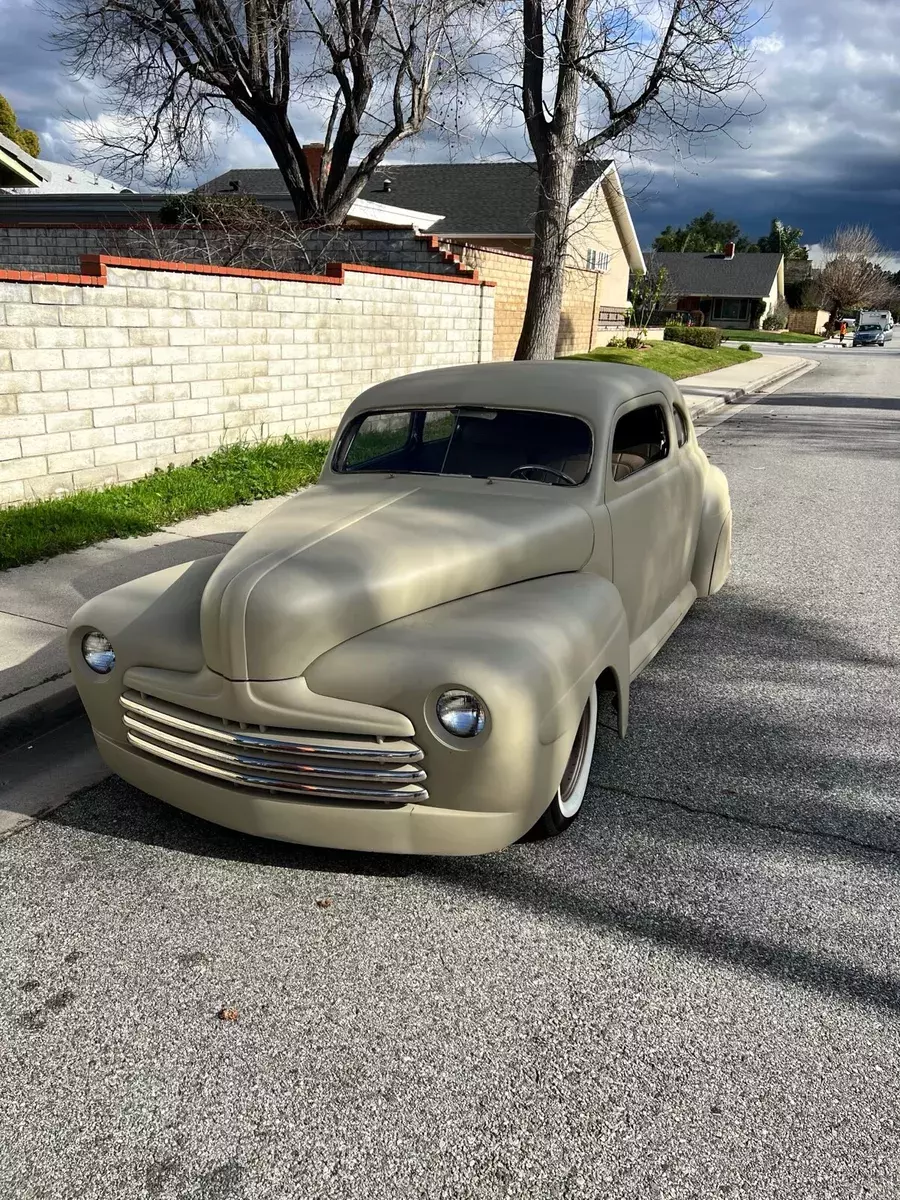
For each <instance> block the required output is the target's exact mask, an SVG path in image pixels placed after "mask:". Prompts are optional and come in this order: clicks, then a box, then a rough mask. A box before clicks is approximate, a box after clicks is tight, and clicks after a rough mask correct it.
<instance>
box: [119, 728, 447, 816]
mask: <svg viewBox="0 0 900 1200" xmlns="http://www.w3.org/2000/svg"><path fill="white" fill-rule="evenodd" d="M127 737H128V741H129V742H130V743H131V745H132V746H136V747H137V748H138V749H139V750H143V751H144V753H146V754H151V755H153V756H155V757H156V758H161V759H164V760H165V761H166V762H171V763H174V764H175V765H176V766H179V767H184V768H185V769H186V770H189V771H196V772H199V773H200V774H203V775H212V776H213V778H215V779H221V780H223V781H225V782H226V783H231V784H234V785H235V786H236V787H246V788H253V789H254V790H256V791H267V792H287V793H289V794H291V795H295V796H310V797H312V798H313V799H317V800H368V801H373V800H374V801H375V802H378V801H381V802H382V803H384V802H387V803H395V804H396V803H400V804H409V803H415V802H418V801H421V800H427V799H428V793H427V792H426V790H425V789H424V788H423V787H418V786H417V785H416V784H408V785H406V786H405V787H399V788H365V787H361V786H360V787H356V788H352V787H351V788H346V787H330V786H327V785H318V784H313V783H299V782H298V783H294V782H293V780H287V779H285V780H280V779H270V778H266V777H265V776H259V775H247V774H244V773H243V772H242V771H227V770H225V769H224V768H223V767H216V766H214V765H213V764H212V763H205V762H195V761H194V760H193V759H190V758H186V757H185V756H184V755H182V754H176V753H175V751H173V750H167V749H165V747H163V746H157V745H154V744H153V743H152V742H148V741H145V740H144V739H143V738H140V737H138V736H137V735H136V734H134V733H131V732H129V733H128V734H127Z"/></svg>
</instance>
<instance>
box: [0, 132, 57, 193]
mask: <svg viewBox="0 0 900 1200" xmlns="http://www.w3.org/2000/svg"><path fill="white" fill-rule="evenodd" d="M46 178H47V171H46V169H45V168H44V166H43V164H42V163H39V162H38V161H37V159H36V158H32V157H31V155H30V154H28V153H26V151H24V150H23V149H22V147H21V146H20V145H19V144H18V143H17V142H14V141H13V140H12V138H8V137H6V136H5V134H2V133H0V188H4V189H6V188H11V187H17V188H28V189H31V188H36V187H39V186H40V185H41V184H42V183H43V182H44V181H45V180H46Z"/></svg>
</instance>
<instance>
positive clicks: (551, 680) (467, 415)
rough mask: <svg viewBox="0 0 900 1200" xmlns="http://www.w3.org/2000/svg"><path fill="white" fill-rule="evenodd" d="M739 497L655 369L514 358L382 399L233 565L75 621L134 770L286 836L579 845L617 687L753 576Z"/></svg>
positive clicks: (191, 572)
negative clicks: (700, 602)
mask: <svg viewBox="0 0 900 1200" xmlns="http://www.w3.org/2000/svg"><path fill="white" fill-rule="evenodd" d="M730 555H731V505H730V501H729V495H728V484H727V481H726V479H725V476H724V475H723V474H722V472H721V471H720V470H718V468H716V467H714V466H712V465H710V463H709V462H708V460H707V458H706V455H705V454H704V453H703V451H702V450H701V449H700V446H699V445H698V443H697V439H696V435H695V432H694V430H693V427H692V424H691V420H690V417H689V415H688V412H687V409H686V407H685V404H684V401H683V399H682V397H681V394H680V392H679V390H678V388H677V387H676V386H675V384H673V383H672V382H671V380H669V379H668V378H666V377H664V376H662V375H658V374H656V373H655V372H652V371H646V370H643V369H641V368H634V367H625V366H616V365H612V364H597V363H590V362H576V361H569V362H556V363H496V364H488V365H483V366H472V367H450V368H445V369H442V370H436V371H425V372H421V373H418V374H413V375H407V376H405V377H403V378H400V379H395V380H393V381H392V382H390V383H383V384H379V385H378V386H376V387H373V388H370V389H369V390H368V391H366V392H365V393H363V395H361V396H359V397H358V398H357V399H356V400H355V401H354V403H353V404H351V406H350V407H349V409H348V410H347V412H346V414H345V416H344V418H343V420H342V422H341V425H340V428H339V430H338V432H337V435H336V437H335V439H334V443H333V445H332V448H331V450H330V451H329V455H328V459H327V462H326V464H325V466H324V468H323V470H322V475H321V478H320V480H319V482H318V484H317V485H316V486H314V487H312V488H310V489H309V490H308V491H306V492H304V493H302V494H301V495H298V496H295V497H293V498H291V499H289V500H286V501H285V503H284V504H283V505H281V507H280V508H278V509H277V510H276V511H275V512H274V513H272V514H271V515H270V516H268V517H266V518H264V519H263V520H262V521H260V523H259V524H258V525H256V526H255V527H254V528H253V529H251V530H250V532H249V533H247V534H245V535H244V536H243V537H242V538H241V540H240V541H239V542H238V543H237V544H236V545H235V546H234V548H233V549H231V550H229V552H228V553H227V554H225V555H223V556H218V557H211V558H201V559H199V560H197V561H195V562H191V563H187V564H184V565H181V566H176V567H171V568H169V569H167V570H164V571H159V572H157V573H156V574H153V575H148V576H146V577H144V578H143V579H138V580H136V581H134V582H132V583H127V584H125V585H123V586H121V587H117V588H114V589H112V590H111V591H109V592H106V593H104V594H103V595H100V596H97V597H95V598H94V599H92V600H90V601H89V602H88V603H87V604H85V605H84V606H83V607H82V608H81V609H80V610H79V611H78V612H77V613H76V615H75V617H74V618H73V620H72V622H71V625H70V628H69V654H70V659H71V663H72V669H73V672H74V675H75V679H76V682H77V684H78V688H79V691H80V693H81V698H82V700H83V701H84V705H85V708H86V709H87V712H88V714H89V716H90V719H91V723H92V725H93V728H94V732H95V735H96V738H97V743H98V746H99V748H100V752H101V754H102V755H103V757H104V759H105V760H106V762H107V764H108V765H109V766H110V767H111V768H112V769H113V770H114V771H116V772H118V774H119V775H121V776H122V777H123V778H125V779H127V780H129V781H130V782H131V783H133V784H135V785H136V786H137V787H139V788H142V789H143V790H144V791H146V792H149V793H151V794H152V795H154V796H158V797H159V798H160V799H162V800H165V801H167V802H168V803H170V804H173V805H176V806H178V807H179V808H182V809H185V810H187V811H188V812H191V813H196V814H198V815H199V816H201V817H205V818H206V819H207V820H210V821H216V822H219V823H220V824H222V825H227V826H231V827H232V828H234V829H239V830H244V831H246V832H248V833H253V834H259V835H262V836H265V837H271V838H280V839H284V840H287V841H295V842H304V843H307V844H311V845H320V846H333V847H340V848H346V849H359V850H372V851H393V852H402V853H421V854H473V853H480V852H485V851H490V850H496V849H499V848H500V847H503V846H506V845H508V844H509V843H511V842H513V841H515V840H516V839H517V838H519V837H521V836H522V835H523V834H525V833H526V832H528V831H529V830H531V829H532V827H534V826H536V825H537V826H538V827H539V828H540V829H541V830H542V831H543V832H545V833H548V834H553V833H559V832H561V831H562V830H563V829H564V828H565V827H566V826H567V825H568V824H570V823H571V821H572V820H573V819H574V818H575V816H576V815H577V814H578V811H579V809H580V808H581V806H582V802H583V800H584V796H585V792H586V789H587V783H588V773H589V770H590V767H591V758H592V753H593V748H594V736H595V730H596V723H597V704H598V699H597V697H598V691H606V690H611V691H613V692H614V693H615V697H616V702H617V712H618V723H619V732H620V734H621V735H623V736H624V734H625V731H626V726H627V721H628V688H629V682H630V681H631V680H632V679H633V678H634V676H635V675H636V674H637V673H638V672H639V671H640V670H641V668H642V667H643V666H644V665H645V664H646V663H647V662H648V661H649V660H650V659H651V658H652V657H653V655H654V654H655V653H656V652H657V650H659V648H660V646H661V645H662V644H663V643H664V642H665V640H666V639H667V638H668V636H669V635H670V634H671V633H672V631H673V630H674V629H675V628H676V626H677V625H678V624H679V622H680V621H681V619H682V618H683V617H684V615H685V613H686V612H687V610H688V608H689V607H690V605H691V604H692V603H693V601H694V599H695V598H696V597H697V596H709V595H711V594H712V593H714V592H716V591H717V590H718V589H719V588H720V587H721V586H722V584H723V583H724V582H725V580H726V578H727V576H728V571H729V567H730Z"/></svg>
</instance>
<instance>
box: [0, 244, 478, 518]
mask: <svg viewBox="0 0 900 1200" xmlns="http://www.w3.org/2000/svg"><path fill="white" fill-rule="evenodd" d="M56 232H57V233H59V232H61V231H56ZM74 232H75V233H78V232H80V231H74ZM101 232H102V231H101ZM355 232H356V234H360V233H362V232H365V233H366V234H373V235H374V234H378V235H379V236H378V237H374V236H372V237H366V238H360V237H357V238H356V249H355V250H354V253H353V255H350V252H349V249H348V247H349V245H350V241H351V240H352V239H349V240H348V239H345V240H344V242H343V243H342V244H343V246H344V249H345V250H346V251H347V253H346V254H343V255H342V254H341V253H335V254H333V255H331V257H333V258H335V259H338V260H339V259H341V258H342V257H343V258H345V259H346V260H348V261H361V262H371V263H384V262H385V261H386V259H387V258H390V259H391V261H390V264H389V265H391V266H392V267H395V268H396V269H399V270H408V269H409V264H410V262H412V259H411V257H410V256H411V255H412V254H413V253H415V254H419V255H423V256H424V259H423V261H422V262H418V261H417V262H416V263H415V266H414V269H417V270H418V269H422V270H424V269H426V267H427V263H428V262H429V261H431V260H437V259H441V262H442V264H443V265H442V269H441V270H440V271H435V272H434V273H433V274H432V277H431V278H428V279H417V278H411V277H409V276H408V275H395V276H388V275H382V274H378V273H376V272H372V273H369V272H352V271H348V272H347V273H346V275H345V278H344V281H343V283H342V284H340V285H335V284H333V283H330V282H328V283H326V282H301V281H296V280H282V279H266V278H261V279H256V278H250V277H244V276H233V275H228V274H223V275H221V276H217V275H208V274H204V273H193V272H190V271H148V270H135V269H132V268H127V267H118V266H117V267H110V268H109V270H108V286H107V287H105V288H103V287H97V288H87V287H80V286H77V285H68V284H52V285H45V286H43V285H42V293H41V299H40V301H38V300H36V299H35V297H34V290H35V289H36V288H37V287H38V285H36V284H35V285H32V284H29V283H27V282H21V283H19V282H10V283H4V284H3V285H2V290H0V413H2V414H3V416H2V421H0V427H2V433H0V438H2V440H0V504H2V505H9V504H18V503H22V502H23V501H26V500H28V499H33V498H35V497H36V496H52V495H58V494H62V493H64V492H66V491H70V490H72V489H73V488H86V487H99V486H103V485H105V484H107V483H109V482H111V481H115V480H118V481H125V480H129V479H136V478H139V477H140V476H141V475H144V474H148V473H149V472H151V471H153V470H154V469H155V468H156V467H161V468H165V467H166V466H167V465H168V464H169V463H179V462H189V461H190V460H191V458H194V457H197V456H198V455H201V454H207V453H210V452H211V451H213V450H215V449H216V448H217V447H219V446H220V445H224V444H227V443H229V442H233V441H238V440H241V439H243V438H245V437H250V436H252V437H280V436H282V435H284V434H292V435H294V436H297V437H309V436H313V437H318V436H322V435H323V433H325V434H330V433H331V431H333V430H334V429H335V427H336V426H337V425H338V423H339V421H340V418H341V415H342V413H343V411H344V409H345V408H346V406H347V404H348V403H349V402H350V401H351V400H352V399H353V398H354V397H355V396H356V395H358V393H359V392H360V391H362V390H363V389H364V388H365V387H367V386H369V385H370V384H371V383H373V382H378V381H380V380H383V379H389V378H392V377H394V376H397V375H401V374H404V373H405V372H407V371H412V370H421V369H423V368H425V367H427V366H429V365H449V364H453V363H469V362H478V361H486V360H488V359H490V357H491V354H492V343H493V341H495V334H494V330H495V328H496V323H495V320H494V301H495V290H496V289H493V288H488V287H482V286H478V285H472V284H469V283H460V282H457V281H456V280H455V279H454V278H453V275H454V274H455V272H456V268H455V267H453V269H452V271H451V270H449V269H444V268H445V267H446V263H444V261H443V259H442V257H441V256H440V255H435V254H434V253H433V252H432V251H430V250H428V249H427V247H426V246H425V244H424V243H420V242H416V241H415V239H413V238H412V235H409V234H404V235H403V236H399V235H396V234H394V233H390V232H388V231H380V230H372V231H355ZM37 241H38V242H39V241H40V239H39V238H38V239H37ZM75 242H77V238H76V239H73V244H75ZM310 244H311V245H312V243H310ZM326 244H327V245H328V246H329V248H330V247H331V243H330V242H329V241H328V240H327V239H325V238H324V236H323V237H322V238H321V239H320V242H319V243H318V250H320V251H322V252H324V250H325V247H326ZM313 248H314V249H315V248H316V247H313ZM360 248H362V249H360ZM8 249H9V247H8V246H7V250H8ZM2 252H3V239H2V235H0V265H3V258H2ZM404 255H405V256H406V257H405V258H404ZM366 256H369V257H368V258H367V257H366ZM379 256H380V257H379ZM56 269H59V267H58V263H57V268H56ZM70 293H71V294H77V295H78V296H79V299H77V300H73V299H72V298H71V295H70Z"/></svg>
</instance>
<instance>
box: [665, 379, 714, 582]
mask: <svg viewBox="0 0 900 1200" xmlns="http://www.w3.org/2000/svg"><path fill="white" fill-rule="evenodd" d="M667 409H668V411H669V412H670V413H671V415H672V429H673V432H674V435H675V441H674V444H673V446H672V453H673V455H674V456H675V459H676V463H677V467H678V472H679V476H680V481H679V487H680V490H681V496H680V505H681V515H682V518H683V521H684V530H685V536H684V538H683V539H682V540H681V541H680V542H679V544H680V545H681V548H682V554H681V558H680V560H679V562H678V573H679V578H680V580H681V586H682V587H683V586H684V585H685V584H686V583H687V582H688V581H689V580H690V578H691V575H692V574H693V571H694V555H695V553H696V550H697V538H698V536H699V533H700V514H701V511H702V508H703V477H704V472H705V460H704V456H703V452H702V451H701V449H700V446H699V443H698V442H697V434H696V432H695V431H694V426H693V424H692V422H691V419H690V417H689V416H688V411H687V406H686V405H684V404H683V403H682V402H681V401H674V402H671V403H670V404H669V405H667Z"/></svg>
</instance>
